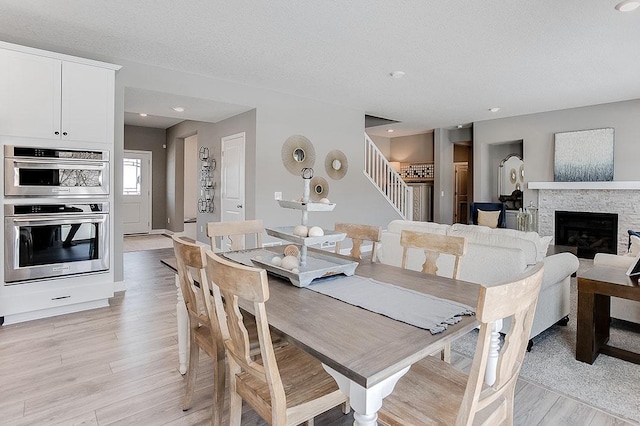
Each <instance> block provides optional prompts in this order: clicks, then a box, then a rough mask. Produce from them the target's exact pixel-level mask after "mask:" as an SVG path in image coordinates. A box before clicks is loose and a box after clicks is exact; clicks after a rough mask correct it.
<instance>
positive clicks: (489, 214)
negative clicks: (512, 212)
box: [478, 209, 500, 228]
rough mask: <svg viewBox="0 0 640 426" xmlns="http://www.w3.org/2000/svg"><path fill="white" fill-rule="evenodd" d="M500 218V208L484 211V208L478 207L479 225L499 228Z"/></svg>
mask: <svg viewBox="0 0 640 426" xmlns="http://www.w3.org/2000/svg"><path fill="white" fill-rule="evenodd" d="M499 218H500V210H496V211H484V210H480V209H478V225H480V226H488V227H489V228H497V227H498V219H499Z"/></svg>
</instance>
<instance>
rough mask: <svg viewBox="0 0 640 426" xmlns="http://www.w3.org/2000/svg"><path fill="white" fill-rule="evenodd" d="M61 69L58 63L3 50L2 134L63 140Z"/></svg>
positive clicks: (0, 60)
mask: <svg viewBox="0 0 640 426" xmlns="http://www.w3.org/2000/svg"><path fill="white" fill-rule="evenodd" d="M60 65H61V61H60V60H57V59H51V58H45V57H42V56H35V55H27V54H24V53H21V52H15V51H12V50H1V49H0V134H3V135H9V136H27V137H35V138H57V139H59V138H60V136H59V135H60V107H61V104H60V98H61V88H62V86H61V84H60V82H61V72H62V68H61V66H60ZM55 132H58V136H56V135H55Z"/></svg>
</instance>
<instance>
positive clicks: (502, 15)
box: [0, 0, 640, 132]
mask: <svg viewBox="0 0 640 426" xmlns="http://www.w3.org/2000/svg"><path fill="white" fill-rule="evenodd" d="M615 4H616V1H615V0H614V1H611V0H589V1H584V0H563V1H557V0H536V1H523V0H513V1H504V0H484V1H469V0H447V1H442V0H420V1H418V0H401V1H399V0H384V1H382V0H366V1H365V0H351V1H337V0H328V1H317V0H313V1H311V0H298V1H293V0H286V1H285V0H270V1H259V0H254V1H242V0H237V1H215V0H206V1H205V0H136V1H131V0H108V1H107V0H65V1H58V2H52V1H51V0H2V1H1V2H0V39H2V40H5V41H10V42H15V43H22V44H28V45H32V46H36V47H46V46H62V47H68V48H73V49H74V50H75V51H78V52H87V55H88V56H89V57H91V56H90V55H97V56H99V57H104V58H114V59H117V58H123V59H126V60H130V61H134V62H141V63H146V64H153V65H157V66H160V67H165V68H170V69H175V70H184V71H188V72H193V73H196V74H203V75H211V76H214V77H217V78H220V79H225V80H230V81H237V82H240V83H244V84H248V85H253V86H259V87H264V88H269V89H274V90H278V91H283V92H286V93H291V94H296V95H300V96H304V97H307V98H313V99H318V100H323V101H327V102H331V103H334V104H340V105H345V106H349V107H353V108H357V109H361V110H364V111H365V112H366V113H367V114H370V115H374V116H377V117H384V118H387V119H391V120H399V121H401V122H402V123H400V124H394V125H393V126H394V127H396V128H397V129H404V130H405V131H406V132H408V131H415V132H418V131H424V130H428V129H432V128H437V127H453V126H455V125H457V124H467V123H470V122H473V121H480V120H487V119H492V118H497V117H506V116H514V115H521V114H527V113H534V112H541V111H549V110H556V109H563V108H570V107H576V106H584V105H593V104H599V103H606V102H613V101H620V100H626V99H634V98H640V82H639V79H638V77H639V76H640V53H639V52H640V51H639V50H638V46H639V42H640V10H637V11H636V12H632V13H626V14H623V13H620V12H618V11H616V10H615V9H614V6H615ZM396 70H402V71H404V72H405V73H406V75H405V77H404V78H402V79H393V78H391V77H389V73H390V72H392V71H396ZM494 106H498V107H501V108H502V109H501V110H500V111H499V112H498V113H491V112H489V111H488V109H489V108H491V107H494Z"/></svg>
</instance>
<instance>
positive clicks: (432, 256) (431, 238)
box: [400, 230, 467, 278]
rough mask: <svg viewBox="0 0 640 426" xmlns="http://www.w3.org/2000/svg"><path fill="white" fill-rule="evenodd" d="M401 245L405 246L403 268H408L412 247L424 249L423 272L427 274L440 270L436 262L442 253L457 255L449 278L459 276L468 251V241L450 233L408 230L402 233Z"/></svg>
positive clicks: (433, 273)
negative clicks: (461, 260)
mask: <svg viewBox="0 0 640 426" xmlns="http://www.w3.org/2000/svg"><path fill="white" fill-rule="evenodd" d="M400 245H401V246H402V248H403V249H402V267H403V268H406V265H407V255H408V252H409V249H410V248H416V249H421V250H424V255H425V261H424V264H423V265H422V272H424V273H425V274H432V275H436V273H437V272H438V267H437V266H436V263H437V261H438V258H439V257H440V255H441V254H450V255H453V256H455V263H454V265H453V274H452V276H451V277H449V278H458V267H459V265H460V258H461V257H462V256H464V255H465V253H466V252H467V242H466V240H465V239H464V238H463V237H452V236H449V235H437V234H429V233H426V232H414V231H407V230H404V231H402V233H401V234H400Z"/></svg>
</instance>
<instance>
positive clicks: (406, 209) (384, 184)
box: [363, 133, 413, 220]
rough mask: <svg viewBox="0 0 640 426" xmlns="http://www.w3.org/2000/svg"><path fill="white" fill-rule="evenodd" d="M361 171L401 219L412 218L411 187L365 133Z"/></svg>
mask: <svg viewBox="0 0 640 426" xmlns="http://www.w3.org/2000/svg"><path fill="white" fill-rule="evenodd" d="M363 172H364V175H365V176H366V177H367V178H368V179H369V181H371V183H372V184H373V185H374V186H375V187H376V188H378V191H380V193H381V194H382V195H383V196H384V197H385V199H386V200H387V201H388V202H389V204H390V205H391V206H392V207H393V208H394V209H395V210H396V211H397V212H398V214H399V215H400V216H401V217H402V218H403V219H405V220H412V219H413V188H411V187H410V186H409V185H407V184H406V183H405V182H404V180H402V178H401V177H400V175H399V174H398V172H396V171H395V169H394V168H393V167H391V164H390V163H389V161H388V160H387V158H386V157H385V156H384V155H383V154H382V152H380V150H379V149H378V147H377V146H376V144H374V143H373V141H372V140H371V138H369V136H368V135H367V134H366V133H365V134H364V171H363Z"/></svg>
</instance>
